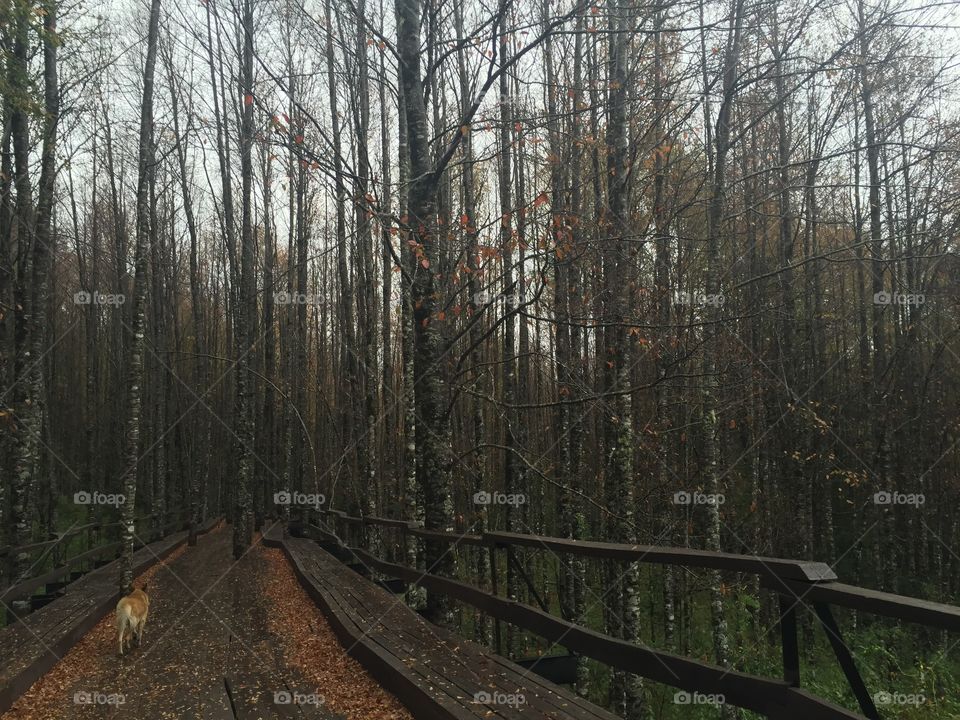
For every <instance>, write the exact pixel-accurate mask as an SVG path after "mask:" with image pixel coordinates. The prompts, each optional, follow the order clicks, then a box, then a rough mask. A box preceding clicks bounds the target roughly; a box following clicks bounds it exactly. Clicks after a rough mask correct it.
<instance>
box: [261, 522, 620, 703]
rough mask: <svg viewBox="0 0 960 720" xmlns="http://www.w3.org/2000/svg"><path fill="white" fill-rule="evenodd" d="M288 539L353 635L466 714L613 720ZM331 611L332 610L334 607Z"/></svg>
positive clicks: (317, 551) (307, 546)
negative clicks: (492, 700) (519, 701)
mask: <svg viewBox="0 0 960 720" xmlns="http://www.w3.org/2000/svg"><path fill="white" fill-rule="evenodd" d="M269 539H270V538H269V537H268V540H269ZM290 542H291V545H292V546H294V549H293V550H292V552H294V553H296V554H297V555H298V556H299V559H300V561H301V562H302V566H303V572H304V573H305V574H306V575H308V576H309V578H310V579H311V580H312V582H314V583H315V584H316V585H319V586H321V587H322V588H323V589H324V591H325V592H326V593H327V595H328V596H329V598H330V601H331V603H332V604H335V605H336V606H338V607H339V609H340V612H342V613H343V614H344V615H346V616H348V617H349V619H350V620H352V622H353V624H355V625H356V626H357V628H358V631H359V632H361V633H363V634H364V635H365V637H366V638H368V639H370V640H371V641H372V642H375V643H377V644H378V645H380V647H382V648H383V649H384V650H385V651H386V652H388V653H390V654H391V655H393V656H394V657H395V658H397V659H398V660H400V661H401V662H403V664H404V665H405V666H406V667H407V668H409V669H410V671H411V672H414V673H417V674H418V675H420V676H421V678H423V680H424V681H425V682H426V683H427V684H428V685H432V686H434V687H440V688H442V689H443V690H444V691H445V692H446V693H447V694H448V695H449V696H450V697H451V698H452V699H453V700H454V701H455V702H457V703H459V704H463V703H465V702H466V703H467V705H466V709H467V710H472V711H473V715H474V716H475V717H483V718H486V717H504V718H515V717H518V716H523V717H530V716H531V715H534V716H537V717H544V718H564V719H569V720H614V719H615V716H614V715H611V714H609V713H607V712H606V711H604V710H602V709H600V708H598V707H596V706H595V705H592V704H590V703H589V702H587V701H585V700H582V699H580V698H578V697H577V696H576V695H575V694H573V693H572V692H568V691H567V690H564V689H563V688H560V687H558V686H555V685H553V684H552V683H549V682H548V681H546V680H545V679H543V678H541V677H539V676H537V675H535V674H532V673H529V672H528V671H526V670H525V669H523V668H521V667H519V666H516V665H514V664H513V663H510V662H509V661H507V660H505V659H503V658H499V657H498V656H496V655H494V654H492V653H490V652H489V651H487V650H486V649H484V648H481V647H480V646H479V645H476V644H474V643H471V642H469V641H465V640H463V639H462V638H460V637H458V636H456V635H454V634H452V633H449V632H447V631H445V630H443V629H442V628H438V627H436V626H434V625H431V624H429V623H427V622H426V621H425V620H423V619H422V618H420V617H419V616H418V615H416V614H415V613H414V612H412V611H411V610H410V609H409V608H407V607H406V606H405V605H404V604H402V603H401V602H398V601H397V599H396V598H394V597H392V596H390V595H389V594H387V593H385V592H384V591H382V590H381V589H379V588H378V587H376V586H375V585H374V584H372V583H370V582H368V581H364V580H362V579H360V578H358V577H357V576H356V575H354V574H353V573H352V572H350V571H348V570H347V569H346V568H345V567H344V566H343V565H342V564H341V563H339V562H338V561H337V560H336V559H335V558H334V557H333V556H331V555H329V554H328V553H326V552H324V551H323V550H321V549H320V548H318V547H316V546H315V545H313V544H311V543H304V542H303V541H298V540H292V541H290ZM332 609H333V610H334V611H336V607H334V608H332ZM478 692H502V693H504V694H513V693H521V694H523V695H524V697H525V700H526V702H525V704H523V705H519V706H517V707H510V706H507V705H501V706H497V705H484V704H482V703H474V702H473V698H474V697H475V696H476V694H477V693H478Z"/></svg>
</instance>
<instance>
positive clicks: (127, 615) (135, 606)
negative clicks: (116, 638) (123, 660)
mask: <svg viewBox="0 0 960 720" xmlns="http://www.w3.org/2000/svg"><path fill="white" fill-rule="evenodd" d="M146 589H147V586H146V585H144V586H143V587H142V588H140V589H139V590H134V591H133V592H132V593H130V594H129V595H127V596H126V597H124V598H121V599H120V602H118V603H117V632H118V633H119V635H120V654H121V655H123V638H124V635H127V637H128V638H129V640H128V645H129V642H130V641H132V640H133V638H132V636H133V635H136V636H137V647H140V642H141V641H142V640H143V628H144V626H145V625H146V624H147V613H148V612H149V610H150V598H149V597H148V596H147V593H146Z"/></svg>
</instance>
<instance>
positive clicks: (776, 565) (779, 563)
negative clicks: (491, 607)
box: [321, 510, 837, 582]
mask: <svg viewBox="0 0 960 720" xmlns="http://www.w3.org/2000/svg"><path fill="white" fill-rule="evenodd" d="M321 512H322V513H323V514H328V515H334V516H336V517H339V518H340V519H342V520H344V521H345V522H348V523H351V524H365V525H384V526H389V527H397V528H400V529H405V530H407V531H408V532H409V533H410V534H411V535H415V536H417V537H420V538H423V539H425V540H433V541H437V542H446V543H455V544H458V545H486V546H495V547H508V546H523V547H531V548H538V549H542V550H550V551H552V552H555V553H571V554H575V555H584V556H588V557H595V558H600V559H604V560H621V561H624V562H644V563H654V564H658V565H678V566H686V567H699V568H705V569H711V570H727V571H731V572H743V573H751V574H754V575H759V576H761V577H765V578H768V579H776V578H780V579H784V580H788V579H789V580H803V581H806V582H826V581H831V580H836V579H837V575H836V573H835V572H834V571H833V570H832V569H831V568H830V566H829V565H827V564H825V563H822V562H816V561H810V560H791V559H787V558H771V557H762V556H754V555H738V554H735V553H723V552H711V551H709V550H695V549H693V548H684V547H665V546H658V545H630V544H626V543H610V542H598V541H592V540H569V539H566V538H558V537H551V536H539V535H525V534H522V533H509V532H484V533H483V534H481V535H472V534H469V533H457V532H451V531H444V530H427V529H424V528H421V527H420V526H419V523H411V522H409V521H403V520H392V519H387V518H379V517H373V516H369V517H363V518H359V517H354V516H351V515H347V514H346V513H344V512H343V511H341V510H324V511H321Z"/></svg>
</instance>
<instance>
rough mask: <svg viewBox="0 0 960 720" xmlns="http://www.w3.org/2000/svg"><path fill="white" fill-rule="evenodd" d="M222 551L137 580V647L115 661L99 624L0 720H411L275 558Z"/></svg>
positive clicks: (222, 533) (226, 534) (224, 537)
mask: <svg viewBox="0 0 960 720" xmlns="http://www.w3.org/2000/svg"><path fill="white" fill-rule="evenodd" d="M230 551H231V547H230V530H229V529H227V528H221V529H219V530H216V531H214V532H212V533H210V534H209V535H207V536H205V537H203V538H201V539H200V542H199V544H198V545H197V546H196V547H193V548H186V549H183V550H180V551H178V552H177V553H176V554H175V555H173V556H172V557H171V558H170V559H168V561H167V564H166V565H162V566H157V567H156V568H154V569H152V570H151V571H149V572H147V573H145V574H144V576H141V577H142V579H145V580H146V581H147V582H148V592H149V593H150V598H151V606H150V619H149V622H148V624H147V628H146V632H145V635H144V642H143V646H142V647H141V648H135V649H134V650H133V651H131V652H130V653H129V654H128V655H127V656H125V657H124V658H122V659H121V658H118V657H117V642H116V634H115V631H114V628H113V620H112V617H108V618H106V619H105V620H104V621H102V622H101V623H99V624H98V625H97V626H96V627H95V628H94V630H93V631H91V632H90V633H89V634H88V635H87V636H86V637H84V638H83V639H82V640H81V641H80V642H79V643H78V644H77V645H76V646H75V647H74V648H73V649H72V650H71V651H70V653H68V654H67V656H66V657H64V659H63V660H62V661H61V662H60V663H58V664H57V665H56V666H55V667H54V669H53V670H51V671H50V672H49V673H48V674H47V675H46V676H44V677H43V678H42V679H41V680H40V681H39V682H37V683H36V684H35V685H34V686H33V687H32V688H31V689H30V691H29V692H27V693H26V694H25V695H24V696H23V697H21V698H20V700H19V701H18V702H17V703H16V704H15V705H14V706H13V708H11V710H10V711H9V712H7V713H6V714H4V715H3V716H2V719H0V720H14V719H16V720H28V719H33V718H37V719H40V718H42V719H43V720H55V719H57V718H64V719H66V718H100V717H110V718H112V717H118V718H136V719H137V720H154V719H156V720H165V719H167V718H170V719H171V720H174V719H176V720H190V719H192V718H197V719H198V720H199V719H200V718H203V719H204V720H220V719H221V718H222V719H223V720H228V719H231V718H240V719H242V720H248V719H249V720H254V719H256V718H279V717H303V718H323V719H336V718H350V719H353V718H357V719H362V720H379V719H383V720H407V719H408V718H409V717H410V716H409V715H408V714H407V713H406V712H405V711H404V710H403V709H402V706H401V705H400V704H399V703H398V701H397V700H396V699H395V698H393V697H392V696H390V695H389V694H387V693H386V692H385V691H383V690H382V689H380V688H379V687H378V686H377V685H376V683H374V682H373V680H371V679H370V678H369V677H368V676H367V675H366V673H364V671H363V670H362V668H360V666H359V665H357V663H356V662H355V661H353V660H352V659H350V658H348V657H347V656H346V655H345V654H344V652H343V649H342V648H341V647H340V646H339V644H338V643H337V642H336V639H335V637H334V635H333V633H332V631H331V630H330V628H329V626H327V625H326V621H325V620H324V618H323V616H322V614H321V613H320V612H319V611H318V610H317V609H316V607H315V606H314V604H313V602H312V601H311V600H310V599H309V598H308V597H307V596H306V594H305V593H304V592H303V591H302V590H301V589H300V587H299V585H298V584H297V582H296V580H295V578H294V576H293V573H292V572H291V570H290V569H289V567H287V566H286V563H285V560H284V559H283V557H282V556H281V555H280V552H279V551H277V550H268V549H266V548H264V547H263V546H262V545H261V544H259V543H258V544H257V545H256V546H255V547H254V548H253V549H252V550H251V551H250V552H249V553H248V554H247V555H246V556H245V557H244V558H243V559H242V560H241V561H240V562H238V563H234V562H233V559H232V557H231V554H230ZM318 665H319V666H321V667H323V668H324V674H323V675H322V676H319V677H318V676H317V674H316V672H315V671H314V670H313V669H312V668H315V667H317V666H318ZM301 668H311V669H310V670H307V671H304V670H302V669H301ZM318 681H319V682H318ZM318 685H323V687H318ZM121 698H122V700H123V702H122V703H119V702H117V701H118V700H120V699H121ZM287 700H292V702H285V701H287Z"/></svg>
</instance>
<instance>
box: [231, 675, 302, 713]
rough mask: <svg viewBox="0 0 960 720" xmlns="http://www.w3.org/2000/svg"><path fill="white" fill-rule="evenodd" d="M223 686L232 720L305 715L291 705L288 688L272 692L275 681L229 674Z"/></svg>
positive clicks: (254, 676) (265, 677)
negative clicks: (230, 709) (233, 719)
mask: <svg viewBox="0 0 960 720" xmlns="http://www.w3.org/2000/svg"><path fill="white" fill-rule="evenodd" d="M223 683H224V686H225V687H226V692H227V697H228V698H229V699H230V706H231V708H232V710H233V716H234V717H235V718H236V720H260V719H261V718H303V717H305V716H306V715H305V714H304V713H303V712H301V706H300V705H297V704H295V703H294V701H293V692H292V691H290V690H289V689H288V688H284V689H282V690H279V691H277V690H275V689H274V688H276V682H272V681H271V680H270V677H269V676H267V675H246V674H241V673H231V674H229V675H227V676H226V677H225V678H224V679H223ZM285 701H287V702H285ZM313 714H314V713H311V716H312V715H313Z"/></svg>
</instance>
